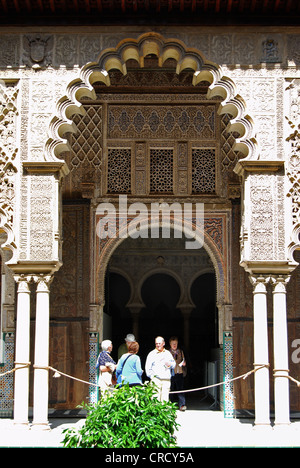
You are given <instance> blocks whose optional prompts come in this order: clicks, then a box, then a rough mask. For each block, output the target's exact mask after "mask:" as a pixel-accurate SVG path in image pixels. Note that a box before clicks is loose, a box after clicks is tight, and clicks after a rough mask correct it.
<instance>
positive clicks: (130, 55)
mask: <svg viewBox="0 0 300 468" xmlns="http://www.w3.org/2000/svg"><path fill="white" fill-rule="evenodd" d="M149 54H152V55H155V56H156V57H157V59H158V65H159V66H163V64H164V63H165V61H166V60H168V59H170V58H171V59H174V60H175V62H176V73H177V74H179V73H180V72H182V71H183V70H186V69H189V70H193V85H194V86H196V85H197V84H198V83H200V82H202V81H206V82H208V83H209V87H208V93H207V98H208V99H210V98H213V97H216V96H219V97H221V99H222V102H221V103H220V107H219V109H218V112H219V114H225V113H228V114H230V115H231V116H232V119H231V121H230V124H229V128H228V130H229V131H235V132H237V133H238V135H239V137H238V138H236V140H235V146H234V149H235V150H236V151H240V152H241V153H242V154H243V155H244V157H245V158H247V159H258V154H257V142H256V139H255V134H254V128H253V127H254V126H253V121H252V119H251V118H250V117H249V115H248V114H247V112H246V104H245V101H244V100H243V99H242V98H241V96H239V95H238V94H236V89H235V85H234V82H233V81H232V80H231V79H230V78H228V77H226V76H224V75H223V73H222V68H221V67H220V66H218V65H216V64H215V63H213V62H209V61H208V60H206V59H205V57H204V56H203V55H202V54H201V52H200V51H199V50H197V49H193V48H187V47H186V46H185V45H184V43H183V42H181V41H180V40H178V39H166V38H164V37H163V36H161V35H160V34H157V33H145V34H143V35H141V36H140V37H139V38H138V39H124V40H123V41H121V42H120V43H119V44H118V45H117V47H115V48H111V49H106V50H104V51H103V52H101V54H100V55H99V57H98V61H97V62H90V63H87V64H86V65H84V66H83V67H82V69H81V70H80V74H79V77H78V78H77V79H75V80H73V81H72V82H71V83H69V85H68V86H67V90H66V95H65V96H63V97H62V98H61V99H60V100H59V101H58V102H57V106H56V113H55V116H54V117H53V118H52V120H51V122H50V125H49V138H48V140H47V142H46V144H45V159H46V161H57V160H58V159H59V160H60V155H61V153H62V152H64V151H68V150H69V149H70V148H69V145H68V142H67V140H66V139H64V134H65V133H66V132H75V131H76V126H75V124H74V122H73V120H72V118H73V116H74V114H84V110H83V107H82V105H81V103H80V100H81V99H82V98H83V97H89V98H91V99H95V98H96V94H95V90H94V88H93V84H94V83H96V82H102V83H104V84H105V85H106V86H108V87H109V86H110V79H109V71H110V70H113V69H118V70H119V71H120V72H121V73H123V74H124V75H126V74H127V66H126V63H127V61H128V60H135V61H136V62H137V63H138V64H139V66H140V67H141V68H143V67H144V63H145V57H147V56H148V55H149Z"/></svg>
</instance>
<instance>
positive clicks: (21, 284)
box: [14, 274, 32, 293]
mask: <svg viewBox="0 0 300 468" xmlns="http://www.w3.org/2000/svg"><path fill="white" fill-rule="evenodd" d="M14 280H15V282H16V283H17V285H18V293H22V292H27V293H30V288H29V283H30V282H31V280H32V276H31V275H26V274H21V275H14Z"/></svg>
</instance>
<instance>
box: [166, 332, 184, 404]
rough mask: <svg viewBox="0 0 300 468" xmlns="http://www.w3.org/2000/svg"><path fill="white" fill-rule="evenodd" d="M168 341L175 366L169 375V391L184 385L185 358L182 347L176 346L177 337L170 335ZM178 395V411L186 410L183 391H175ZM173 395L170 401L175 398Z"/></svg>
mask: <svg viewBox="0 0 300 468" xmlns="http://www.w3.org/2000/svg"><path fill="white" fill-rule="evenodd" d="M169 343H170V353H171V354H172V356H173V359H174V361H175V363H176V364H175V368H174V372H173V374H172V377H171V392H172V391H175V392H177V391H179V390H183V386H184V377H185V375H186V360H185V357H184V354H183V351H182V349H180V348H178V338H177V337H176V336H172V337H171V338H170V339H169ZM176 395H177V397H178V406H179V409H180V411H185V410H186V405H185V396H184V393H176ZM174 397H175V395H174V396H173V395H171V399H172V401H174V400H175V399H176V398H174Z"/></svg>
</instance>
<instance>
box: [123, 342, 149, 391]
mask: <svg viewBox="0 0 300 468" xmlns="http://www.w3.org/2000/svg"><path fill="white" fill-rule="evenodd" d="M138 351H139V344H138V343H137V342H136V341H130V342H128V352H127V353H125V354H123V355H122V357H121V358H120V359H119V362H118V365H117V368H116V377H117V383H118V384H120V385H122V384H127V383H128V384H129V386H130V387H133V386H135V385H141V384H142V378H141V377H142V374H143V370H142V367H141V360H140V357H139V356H137V353H138Z"/></svg>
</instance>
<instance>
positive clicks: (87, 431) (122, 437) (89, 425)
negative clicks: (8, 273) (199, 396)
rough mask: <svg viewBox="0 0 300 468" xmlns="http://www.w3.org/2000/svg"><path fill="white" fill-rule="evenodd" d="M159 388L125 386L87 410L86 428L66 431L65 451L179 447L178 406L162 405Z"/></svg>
mask: <svg viewBox="0 0 300 468" xmlns="http://www.w3.org/2000/svg"><path fill="white" fill-rule="evenodd" d="M154 395H155V386H154V385H153V384H152V383H151V384H146V385H143V386H137V387H129V386H128V385H124V386H123V387H121V388H117V389H115V390H114V391H113V392H112V393H111V394H110V395H108V396H106V397H105V398H102V399H101V401H100V402H98V403H97V404H96V405H94V406H86V408H87V410H88V413H87V417H86V421H85V424H84V426H83V427H82V428H81V429H79V430H78V431H75V430H74V429H66V430H65V431H64V433H65V438H64V440H63V446H64V447H65V448H76V447H77V448H93V447H94V448H100V447H102V448H163V447H164V448H169V447H176V438H175V436H174V433H175V430H176V429H177V428H178V426H179V425H178V423H177V422H176V405H175V404H174V403H171V402H160V401H159V400H158V399H157V398H156V397H155V396H154Z"/></svg>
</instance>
